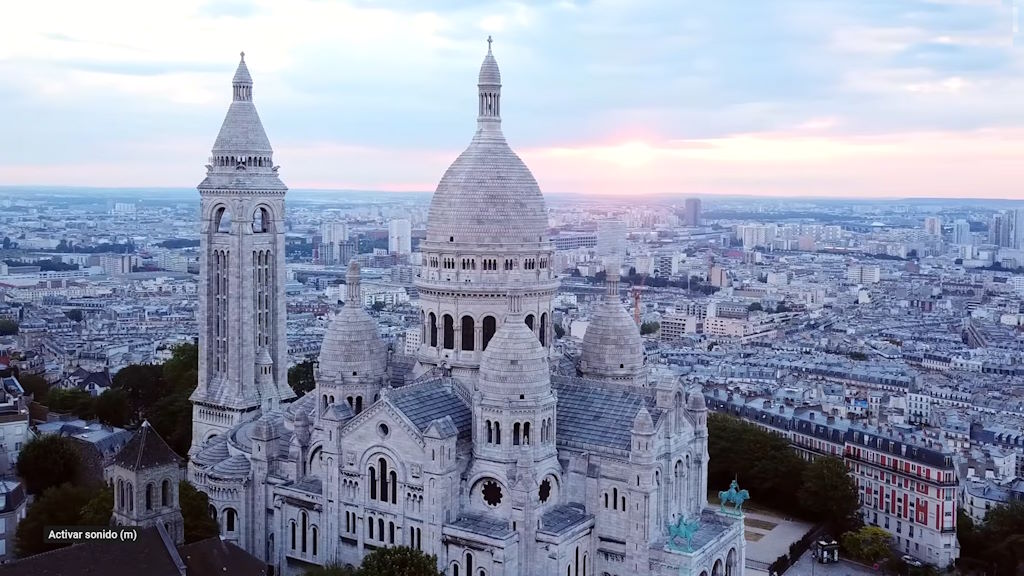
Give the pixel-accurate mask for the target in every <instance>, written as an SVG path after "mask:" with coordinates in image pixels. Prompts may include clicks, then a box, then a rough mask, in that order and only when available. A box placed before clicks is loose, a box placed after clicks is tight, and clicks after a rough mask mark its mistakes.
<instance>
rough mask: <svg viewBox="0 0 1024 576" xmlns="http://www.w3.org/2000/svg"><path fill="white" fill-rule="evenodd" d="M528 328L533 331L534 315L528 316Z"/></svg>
mask: <svg viewBox="0 0 1024 576" xmlns="http://www.w3.org/2000/svg"><path fill="white" fill-rule="evenodd" d="M526 327H527V328H529V329H530V330H533V314H527V315H526Z"/></svg>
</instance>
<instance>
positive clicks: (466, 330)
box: [462, 316, 476, 351]
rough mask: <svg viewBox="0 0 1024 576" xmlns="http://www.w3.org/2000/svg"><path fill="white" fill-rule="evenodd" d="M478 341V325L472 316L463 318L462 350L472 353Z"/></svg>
mask: <svg viewBox="0 0 1024 576" xmlns="http://www.w3.org/2000/svg"><path fill="white" fill-rule="evenodd" d="M475 341H476V323H475V322H473V318H472V317H471V316H463V317H462V349H463V350H468V351H472V350H473V344H474V343H475Z"/></svg>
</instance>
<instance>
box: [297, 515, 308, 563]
mask: <svg viewBox="0 0 1024 576" xmlns="http://www.w3.org/2000/svg"><path fill="white" fill-rule="evenodd" d="M299 518H301V519H302V553H303V554H305V553H306V532H307V531H308V529H309V517H308V516H306V512H305V511H302V512H300V513H299Z"/></svg>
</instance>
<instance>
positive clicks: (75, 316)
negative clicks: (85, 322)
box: [64, 308, 82, 322]
mask: <svg viewBox="0 0 1024 576" xmlns="http://www.w3.org/2000/svg"><path fill="white" fill-rule="evenodd" d="M64 315H65V316H67V317H68V320H72V321H74V322H81V321H82V311H81V310H79V309H77V308H75V309H74V310H67V311H65V312H64Z"/></svg>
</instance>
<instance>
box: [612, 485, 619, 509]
mask: <svg viewBox="0 0 1024 576" xmlns="http://www.w3.org/2000/svg"><path fill="white" fill-rule="evenodd" d="M618 506H619V489H618V488H612V510H618V509H619V508H618Z"/></svg>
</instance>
